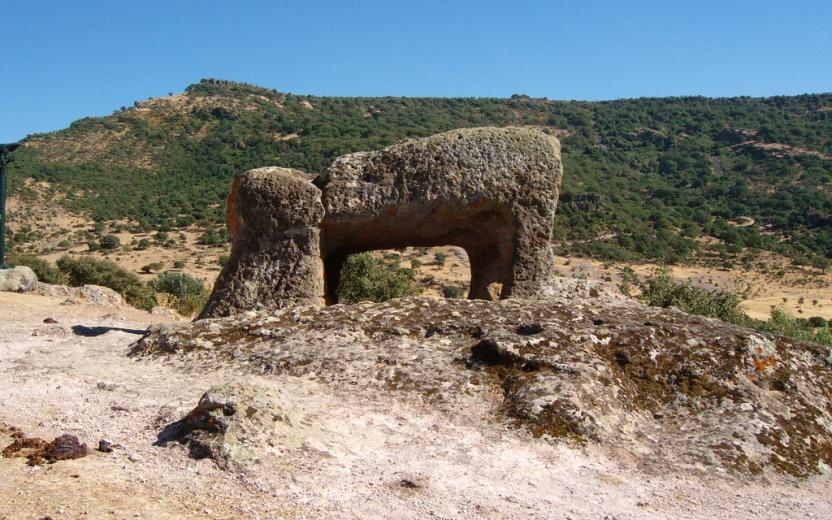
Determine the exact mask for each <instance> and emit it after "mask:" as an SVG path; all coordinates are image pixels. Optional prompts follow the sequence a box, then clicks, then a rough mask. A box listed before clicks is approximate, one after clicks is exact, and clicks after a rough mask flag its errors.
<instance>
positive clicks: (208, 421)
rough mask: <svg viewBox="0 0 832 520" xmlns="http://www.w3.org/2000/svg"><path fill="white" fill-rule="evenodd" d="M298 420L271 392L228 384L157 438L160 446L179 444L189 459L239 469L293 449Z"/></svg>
mask: <svg viewBox="0 0 832 520" xmlns="http://www.w3.org/2000/svg"><path fill="white" fill-rule="evenodd" d="M297 422H298V418H297V417H294V416H293V415H292V412H291V411H290V410H289V407H288V404H287V403H285V402H284V401H283V400H282V399H281V397H280V396H279V395H277V394H276V393H275V392H274V391H273V390H270V389H268V388H265V387H259V386H256V385H252V384H243V383H230V384H226V385H222V386H218V387H215V388H212V389H210V390H209V391H207V392H205V394H203V396H202V397H201V398H200V400H199V403H198V404H197V406H196V408H194V409H193V410H192V411H191V412H190V413H189V414H188V415H187V416H185V417H183V418H182V419H181V420H179V421H176V422H174V423H172V424H169V425H167V426H166V427H165V429H164V430H163V431H162V432H161V433H160V434H159V440H158V443H157V444H159V445H165V444H167V443H169V442H172V441H178V442H180V443H182V444H185V445H187V446H188V451H189V453H190V456H191V457H193V458H196V459H203V458H210V459H212V460H214V462H216V464H217V465H218V466H220V467H221V468H225V469H241V468H244V467H245V466H246V465H247V464H250V463H252V462H255V461H257V460H259V459H261V458H262V457H263V456H265V455H266V454H268V453H278V452H280V450H281V449H290V448H296V447H297V446H298V445H299V444H300V437H299V436H298V435H297V434H296V433H295V430H296V428H297V426H299V425H298V424H296V423H297Z"/></svg>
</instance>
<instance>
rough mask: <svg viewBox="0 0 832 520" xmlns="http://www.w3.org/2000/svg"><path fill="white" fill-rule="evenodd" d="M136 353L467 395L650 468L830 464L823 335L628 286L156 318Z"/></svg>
mask: <svg viewBox="0 0 832 520" xmlns="http://www.w3.org/2000/svg"><path fill="white" fill-rule="evenodd" d="M599 291H600V290H599V289H598V288H595V291H594V292H595V293H599ZM589 292H592V291H589ZM133 354H134V355H155V356H168V357H173V358H176V359H178V360H180V361H182V362H185V363H186V364H187V365H188V366H189V367H191V368H192V369H193V370H200V369H202V368H207V367H214V366H218V365H219V366H234V367H238V368H241V369H244V370H246V371H250V372H252V373H257V374H265V375H273V376H275V377H282V376H284V375H291V376H293V377H310V378H312V379H314V380H315V381H318V382H321V383H323V384H327V385H330V386H334V387H336V388H343V389H347V388H351V389H353V391H354V392H355V393H362V392H363V393H367V394H374V393H379V392H384V393H390V394H391V395H395V396H398V397H399V398H401V399H405V400H414V401H417V402H425V403H430V404H431V405H432V406H435V407H437V409H439V410H444V411H448V412H451V411H459V410H465V412H463V413H464V414H466V415H467V414H468V413H469V410H473V409H475V408H473V407H472V406H471V404H470V402H471V400H475V401H478V402H479V403H481V404H483V405H486V406H487V407H488V408H489V410H490V411H489V415H488V416H489V417H490V419H491V420H493V421H494V422H495V423H500V424H506V425H512V426H514V427H519V428H521V429H523V430H525V431H528V432H530V433H531V434H532V435H533V436H534V437H538V438H541V439H545V440H546V442H558V441H559V440H569V441H574V442H578V443H587V442H591V443H596V444H598V445H600V446H604V447H607V448H615V449H619V450H623V451H624V452H626V453H628V454H629V456H631V457H633V458H634V460H637V461H639V463H640V464H642V465H644V466H660V465H665V466H666V465H668V464H671V465H672V466H673V467H674V468H676V469H681V468H685V469H688V470H691V471H717V472H725V473H732V474H742V475H761V474H768V473H771V472H774V473H783V474H787V475H792V476H797V477H805V476H808V475H811V474H816V473H823V472H826V471H827V470H828V469H829V466H830V465H832V406H830V399H831V398H832V352H830V349H829V348H827V347H822V346H819V345H815V344H805V343H800V342H797V341H792V340H787V339H784V338H777V337H770V336H766V335H762V334H759V333H756V332H753V331H750V330H748V329H743V328H739V327H735V326H732V325H728V324H725V323H723V322H720V321H717V320H710V319H705V318H701V317H695V316H690V315H687V314H684V313H682V312H679V311H673V310H663V309H658V308H651V307H646V306H643V305H640V304H638V303H636V302H632V301H629V300H625V299H619V300H609V299H604V298H599V297H592V296H589V297H587V298H570V299H565V298H561V299H549V300H539V301H525V300H504V301H500V302H487V301H473V300H462V301H459V300H433V299H427V298H413V299H402V300H394V301H391V302H387V303H383V304H369V303H368V304H359V305H352V306H342V305H336V306H332V307H327V308H323V309H318V308H312V307H307V308H295V309H287V310H283V311H279V312H277V313H275V314H272V315H263V314H256V313H251V314H244V315H239V316H237V317H236V318H234V319H224V320H209V321H203V322H197V323H194V324H189V325H181V326H179V325H173V326H172V325H164V326H161V327H158V328H154V329H152V331H151V332H150V334H149V335H148V336H147V337H145V338H143V339H142V340H141V341H139V342H138V343H137V344H136V346H135V348H134V350H133ZM457 413H458V412H457Z"/></svg>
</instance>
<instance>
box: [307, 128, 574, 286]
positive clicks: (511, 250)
mask: <svg viewBox="0 0 832 520" xmlns="http://www.w3.org/2000/svg"><path fill="white" fill-rule="evenodd" d="M561 176H562V166H561V160H560V143H559V142H558V141H557V139H555V138H554V137H551V136H548V135H546V134H544V133H542V132H540V131H537V130H530V129H526V128H466V129H460V130H453V131H451V132H445V133H442V134H438V135H434V136H431V137H426V138H423V139H411V140H408V141H404V142H402V143H399V144H396V145H393V146H390V147H387V148H385V149H383V150H379V151H377V152H361V153H354V154H350V155H345V156H343V157H339V158H338V159H336V160H335V162H334V163H333V164H332V166H330V167H329V169H327V170H326V171H325V172H324V173H323V174H322V175H321V176H320V177H318V178H317V179H316V180H315V184H317V185H318V186H319V187H320V188H321V190H322V191H323V203H324V208H325V210H326V217H325V218H324V221H323V224H322V228H323V232H322V237H321V252H322V254H323V256H324V264H325V268H326V275H327V280H326V281H327V292H328V296H329V297H330V299H331V300H332V301H334V299H335V297H334V291H335V289H336V288H337V285H338V277H339V275H340V271H341V265H342V264H343V262H344V260H345V259H346V257H347V255H350V254H352V253H356V252H361V251H369V250H376V249H393V248H398V247H404V246H426V247H431V246H442V245H456V246H460V247H462V248H463V249H465V251H466V252H467V253H468V258H469V259H470V262H471V289H470V293H469V297H471V298H477V299H495V298H498V297H499V298H508V297H527V296H533V295H535V294H537V293H538V291H539V290H540V287H541V286H543V285H544V284H545V281H546V280H547V279H548V278H549V277H550V276H551V275H552V273H553V271H552V269H553V265H554V257H553V256H552V250H551V247H550V245H549V241H550V239H551V236H552V225H553V219H554V216H555V208H556V206H557V200H558V188H559V186H560V181H561Z"/></svg>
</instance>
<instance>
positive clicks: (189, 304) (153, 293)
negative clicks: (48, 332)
mask: <svg viewBox="0 0 832 520" xmlns="http://www.w3.org/2000/svg"><path fill="white" fill-rule="evenodd" d="M9 263H11V264H14V265H25V266H27V267H29V268H31V269H32V270H33V271H34V272H35V274H36V275H37V277H38V280H39V281H41V282H44V283H52V284H60V285H69V286H70V287H80V286H82V285H100V286H103V287H108V288H110V289H112V290H114V291H116V292H117V293H119V294H120V295H121V296H122V297H124V300H125V301H126V302H127V303H128V304H130V305H132V306H133V307H136V308H138V309H142V310H146V311H149V310H151V309H152V308H153V307H154V306H156V305H157V304H158V303H159V295H160V294H161V295H164V297H163V299H165V301H166V302H167V303H168V304H169V305H170V306H172V307H173V308H174V309H176V311H177V312H179V313H180V314H182V315H183V316H192V315H193V314H195V313H196V312H198V311H199V310H201V309H202V307H204V306H205V303H206V301H207V299H208V291H207V290H206V289H205V284H204V283H203V282H202V280H198V279H196V278H194V277H193V276H191V275H189V274H187V273H173V272H163V273H159V274H158V275H157V277H156V279H155V280H151V281H150V282H149V283H147V284H145V283H143V282H142V281H141V280H140V279H139V277H138V276H136V275H135V274H133V273H131V272H129V271H128V270H126V269H124V268H123V267H120V266H119V265H117V264H115V263H113V262H110V261H108V260H96V259H94V258H89V257H71V256H63V257H61V258H60V259H58V261H57V262H56V265H52V264H50V263H49V262H47V261H45V260H43V259H41V258H38V257H35V256H26V255H12V256H10V257H9Z"/></svg>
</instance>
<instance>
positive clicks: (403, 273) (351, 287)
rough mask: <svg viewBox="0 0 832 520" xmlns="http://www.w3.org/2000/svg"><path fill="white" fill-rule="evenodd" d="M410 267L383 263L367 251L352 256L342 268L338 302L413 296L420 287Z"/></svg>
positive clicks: (381, 300) (337, 292) (419, 290)
mask: <svg viewBox="0 0 832 520" xmlns="http://www.w3.org/2000/svg"><path fill="white" fill-rule="evenodd" d="M413 278H414V272H413V270H412V269H402V268H400V267H399V266H398V265H396V264H392V263H391V264H388V265H385V264H384V262H383V261H381V260H378V259H375V258H373V257H372V255H370V254H369V253H360V254H357V255H351V256H349V257H348V258H347V260H346V262H344V266H343V267H342V268H341V281H340V283H339V284H338V289H337V291H336V295H337V296H338V301H339V302H341V303H357V302H360V301H368V300H369V301H373V302H383V301H386V300H389V299H391V298H401V297H404V296H414V295H416V294H419V293H420V292H421V289H420V288H419V287H418V286H417V285H416V284H415V283H414V282H413Z"/></svg>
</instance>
